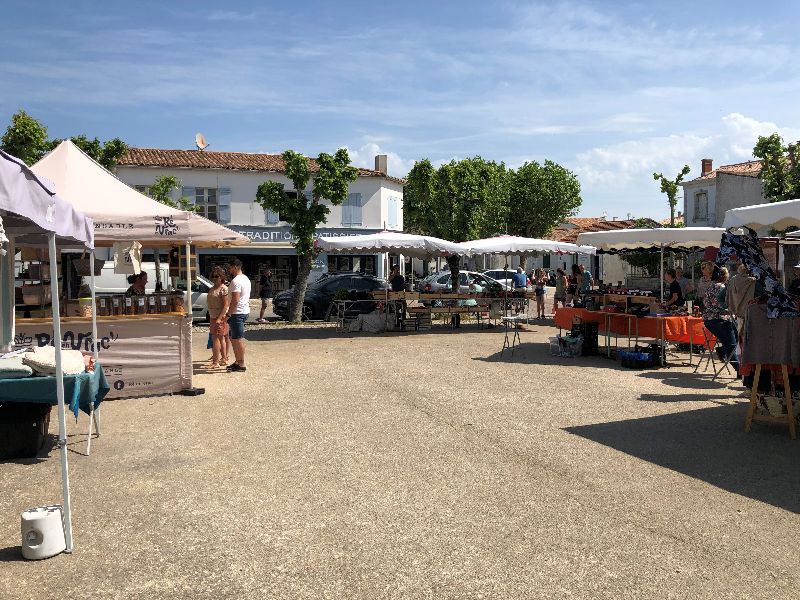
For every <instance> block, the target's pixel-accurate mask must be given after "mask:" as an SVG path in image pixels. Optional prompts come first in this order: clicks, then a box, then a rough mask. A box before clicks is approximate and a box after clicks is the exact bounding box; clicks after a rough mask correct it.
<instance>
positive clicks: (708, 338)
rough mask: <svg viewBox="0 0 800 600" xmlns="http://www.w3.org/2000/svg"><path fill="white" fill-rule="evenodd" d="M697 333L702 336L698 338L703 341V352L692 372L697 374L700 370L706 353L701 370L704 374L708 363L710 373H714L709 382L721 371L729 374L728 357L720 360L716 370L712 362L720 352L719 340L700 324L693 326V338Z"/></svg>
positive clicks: (714, 362) (714, 363)
mask: <svg viewBox="0 0 800 600" xmlns="http://www.w3.org/2000/svg"><path fill="white" fill-rule="evenodd" d="M700 329H702V331H698V330H700ZM698 333H699V334H701V336H702V337H700V339H702V340H703V352H702V354H701V356H700V360H698V361H697V366H696V367H695V368H694V372H695V373H697V371H698V369H699V368H700V365H702V364H703V357H704V356H705V354H706V352H708V356H705V359H706V366H705V368H704V369H703V372H704V373H705V372H706V371H707V370H708V365H709V363H710V364H711V371H712V372H713V373H714V376H713V377H712V378H711V381H714V380H715V379H716V378H717V377H719V376H720V374H721V373H722V371H724V370H727V371H728V374H731V366H730V364H729V362H730V356H729V357H727V358H725V359H724V360H722V366H721V367H720V368H719V369H717V361H716V360H714V355H715V354H716V353H717V351H721V350H722V345H721V344H720V343H719V340H717V338H716V337H715V336H714V334H713V333H711V332H710V331H709V330H708V329H707V328H706V326H705V325H703V324H702V323H697V324H696V325H695V330H694V332H693V334H692V335H693V337H694V336H698ZM720 355H721V354H720ZM734 377H735V374H734Z"/></svg>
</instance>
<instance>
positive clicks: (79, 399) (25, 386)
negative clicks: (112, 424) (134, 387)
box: [0, 363, 111, 419]
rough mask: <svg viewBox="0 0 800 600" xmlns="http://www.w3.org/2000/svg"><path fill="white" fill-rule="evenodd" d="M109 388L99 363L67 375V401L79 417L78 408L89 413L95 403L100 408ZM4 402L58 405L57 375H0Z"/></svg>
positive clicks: (0, 396)
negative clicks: (7, 376) (88, 371)
mask: <svg viewBox="0 0 800 600" xmlns="http://www.w3.org/2000/svg"><path fill="white" fill-rule="evenodd" d="M110 389H111V388H110V387H109V385H108V382H107V381H106V376H105V375H104V374H103V368H102V367H101V366H100V364H99V363H98V364H97V365H96V366H95V369H94V373H80V374H79V375H64V403H65V404H66V405H67V406H69V408H70V410H71V411H72V412H73V413H74V415H75V418H76V419H77V418H78V410H79V409H80V410H82V411H83V412H85V413H86V414H89V410H90V409H91V406H92V404H94V407H95V408H97V406H98V405H99V404H100V402H102V400H103V398H105V397H106V394H108V391H109V390H110ZM3 402H38V403H41V404H52V405H56V404H58V397H57V396H56V378H55V376H51V377H40V376H34V377H23V378H21V379H0V404H2V403H3Z"/></svg>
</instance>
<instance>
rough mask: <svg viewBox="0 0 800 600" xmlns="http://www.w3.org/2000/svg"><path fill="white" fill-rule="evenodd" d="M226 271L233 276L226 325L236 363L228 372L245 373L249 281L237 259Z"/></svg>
mask: <svg viewBox="0 0 800 600" xmlns="http://www.w3.org/2000/svg"><path fill="white" fill-rule="evenodd" d="M228 271H229V272H230V274H231V275H232V276H233V279H231V287H230V296H231V302H230V308H228V325H230V330H231V334H230V335H231V344H232V345H233V354H234V356H235V357H236V362H234V363H233V364H232V365H231V366H229V367H228V371H231V372H237V371H246V370H247V367H246V366H245V363H244V351H245V339H244V322H245V321H246V320H247V317H248V316H250V279H248V278H247V276H246V275H245V274H244V273H242V261H241V260H239V259H238V258H234V259H232V260H231V261H230V262H229V263H228Z"/></svg>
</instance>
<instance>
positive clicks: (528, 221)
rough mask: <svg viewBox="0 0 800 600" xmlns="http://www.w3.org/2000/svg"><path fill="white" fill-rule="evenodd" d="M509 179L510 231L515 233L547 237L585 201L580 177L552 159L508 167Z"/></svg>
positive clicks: (525, 235)
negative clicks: (514, 168) (582, 195)
mask: <svg viewBox="0 0 800 600" xmlns="http://www.w3.org/2000/svg"><path fill="white" fill-rule="evenodd" d="M509 179H510V186H509V188H510V190H509V217H510V218H509V226H508V232H509V233H511V234H513V235H521V236H524V237H535V238H541V237H544V236H546V235H547V234H548V233H549V232H550V231H551V230H552V229H553V227H555V226H556V225H558V224H559V223H563V222H564V221H566V220H567V219H568V218H569V217H571V216H574V215H575V214H576V213H577V212H578V209H579V208H580V206H581V203H582V202H583V201H582V199H581V184H580V182H579V181H578V177H577V176H576V175H575V174H574V173H572V172H571V171H569V170H568V169H565V168H564V167H562V166H561V165H559V164H557V163H554V162H552V161H550V160H546V161H545V162H544V165H540V164H539V163H537V162H530V163H525V164H524V165H522V166H521V167H520V168H519V169H517V170H516V171H509Z"/></svg>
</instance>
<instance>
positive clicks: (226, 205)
mask: <svg viewBox="0 0 800 600" xmlns="http://www.w3.org/2000/svg"><path fill="white" fill-rule="evenodd" d="M217 202H218V204H219V212H218V217H217V220H218V222H219V223H221V224H222V225H227V224H228V223H230V222H231V188H219V194H218V196H217Z"/></svg>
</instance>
